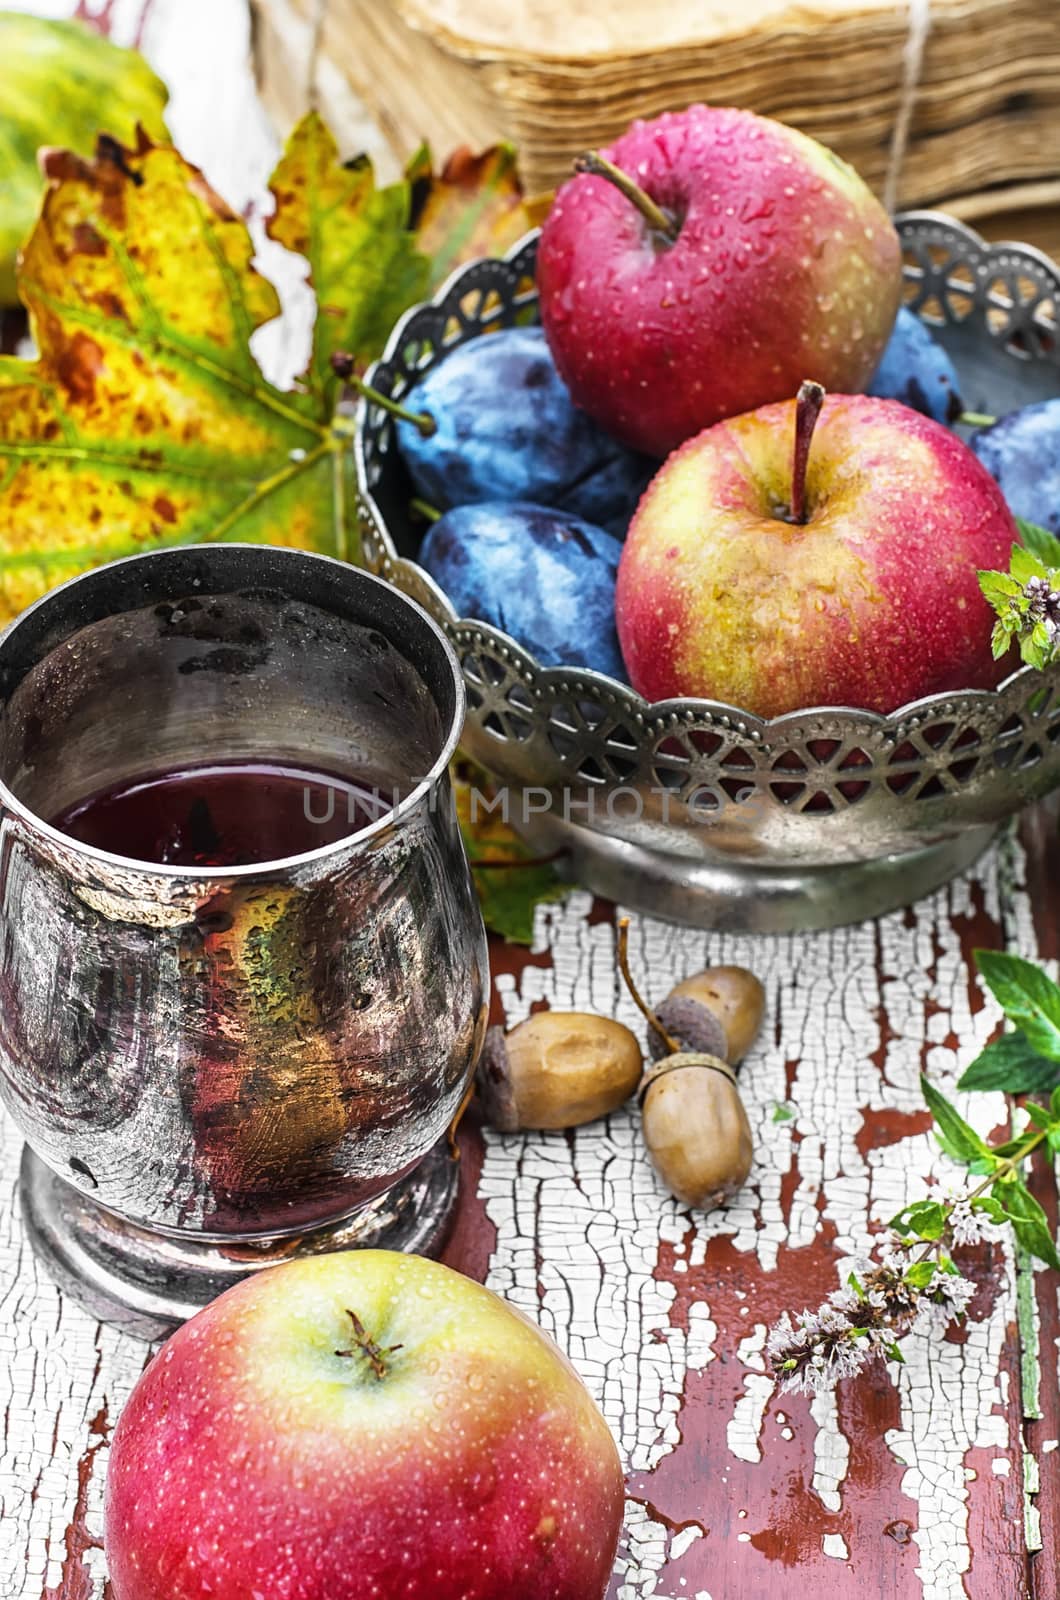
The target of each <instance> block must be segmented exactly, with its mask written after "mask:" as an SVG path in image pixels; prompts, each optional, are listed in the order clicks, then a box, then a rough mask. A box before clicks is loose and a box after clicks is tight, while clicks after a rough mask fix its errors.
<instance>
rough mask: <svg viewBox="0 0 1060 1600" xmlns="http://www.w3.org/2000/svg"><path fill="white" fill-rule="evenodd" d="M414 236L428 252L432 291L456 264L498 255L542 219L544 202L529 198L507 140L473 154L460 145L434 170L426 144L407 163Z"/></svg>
mask: <svg viewBox="0 0 1060 1600" xmlns="http://www.w3.org/2000/svg"><path fill="white" fill-rule="evenodd" d="M406 170H407V174H408V177H409V178H410V179H411V181H412V203H413V212H412V219H413V227H414V229H415V233H416V241H417V243H418V245H419V248H420V250H422V252H423V253H424V255H426V256H429V257H430V282H431V291H432V293H433V291H434V290H435V289H436V288H437V287H438V285H439V284H440V283H443V282H444V281H445V279H446V278H447V277H448V276H449V274H450V273H451V272H452V271H453V269H454V267H459V266H461V265H462V264H463V263H464V262H465V261H474V260H475V258H476V257H477V256H502V255H504V254H505V253H506V252H507V251H508V250H510V249H511V247H512V245H513V244H515V243H516V241H517V240H519V239H521V238H522V237H523V234H524V233H527V232H529V230H530V229H531V228H533V227H534V226H536V224H537V223H539V222H540V221H542V219H543V216H544V212H545V210H546V209H547V201H537V202H533V201H527V200H526V199H524V197H523V186H522V184H521V182H520V181H519V174H518V171H517V170H516V158H515V150H514V148H513V146H512V145H510V144H499V145H495V146H494V147H493V149H491V150H486V151H484V152H483V153H482V154H481V155H475V154H474V153H473V152H472V151H471V150H468V149H466V148H465V149H460V150H457V151H455V152H454V153H453V155H451V156H450V157H449V160H448V161H447V162H446V163H445V165H444V167H443V168H442V170H441V172H440V173H438V174H437V175H436V174H435V173H434V172H433V171H432V162H431V153H430V150H429V149H428V148H427V146H426V145H424V146H423V147H422V148H421V149H420V150H418V151H417V153H416V154H415V155H414V156H413V158H412V160H411V161H410V162H409V164H408V167H407V169H406Z"/></svg>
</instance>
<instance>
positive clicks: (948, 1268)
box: [939, 1256, 961, 1278]
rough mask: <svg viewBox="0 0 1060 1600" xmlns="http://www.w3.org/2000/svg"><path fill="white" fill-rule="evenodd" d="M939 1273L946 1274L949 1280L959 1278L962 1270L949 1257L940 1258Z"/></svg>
mask: <svg viewBox="0 0 1060 1600" xmlns="http://www.w3.org/2000/svg"><path fill="white" fill-rule="evenodd" d="M939 1271H940V1272H944V1273H945V1274H946V1276H947V1277H948V1278H959V1277H960V1275H961V1270H960V1268H959V1267H958V1266H956V1265H955V1263H954V1262H953V1261H951V1259H950V1257H949V1256H939Z"/></svg>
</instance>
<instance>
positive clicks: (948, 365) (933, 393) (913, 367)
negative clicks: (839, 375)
mask: <svg viewBox="0 0 1060 1600" xmlns="http://www.w3.org/2000/svg"><path fill="white" fill-rule="evenodd" d="M865 392H866V394H872V395H876V396H877V397H878V398H879V399H881V400H901V401H902V403H903V404H904V405H907V406H911V407H912V409H913V410H914V411H922V412H923V414H924V416H925V417H933V418H934V419H935V421H936V422H944V423H951V422H956V420H957V418H958V417H959V416H960V414H961V412H962V411H963V410H964V406H963V405H962V403H961V396H960V389H959V380H958V377H957V369H956V368H955V366H954V365H953V362H952V361H951V360H950V358H949V356H948V355H947V354H946V352H945V350H944V349H943V348H942V346H941V345H940V344H939V343H938V342H937V340H935V339H933V338H932V336H931V330H930V328H928V327H927V326H926V325H925V324H924V323H923V322H921V320H920V318H919V317H918V316H916V315H915V313H914V312H912V311H910V310H909V309H908V307H906V306H903V307H902V308H901V310H900V311H899V313H898V317H897V320H896V321H895V324H894V331H893V332H892V334H891V337H890V340H889V341H888V344H887V348H886V349H885V350H884V352H883V355H882V356H881V357H880V364H879V366H878V367H877V368H876V371H875V372H874V373H873V375H872V378H871V379H870V381H869V386H868V388H867V390H866V391H865Z"/></svg>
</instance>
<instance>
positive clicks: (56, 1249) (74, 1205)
mask: <svg viewBox="0 0 1060 1600" xmlns="http://www.w3.org/2000/svg"><path fill="white" fill-rule="evenodd" d="M459 1175H460V1169H459V1165H458V1163H457V1162H456V1161H454V1160H453V1158H452V1156H451V1155H450V1153H449V1148H448V1144H447V1141H446V1140H444V1139H443V1140H442V1141H441V1142H440V1143H438V1144H436V1145H435V1146H434V1147H433V1149H431V1150H429V1151H428V1152H427V1154H426V1156H424V1158H423V1160H422V1161H421V1162H420V1164H419V1166H418V1167H416V1168H415V1170H414V1171H413V1172H410V1173H409V1174H408V1176H407V1177H405V1178H402V1179H401V1180H400V1181H399V1182H398V1183H396V1184H394V1186H393V1188H391V1189H388V1190H387V1192H386V1193H385V1194H383V1195H380V1196H379V1197H378V1198H377V1199H375V1200H372V1201H370V1202H369V1203H368V1204H367V1205H366V1206H362V1207H360V1208H359V1209H358V1210H357V1211H355V1212H352V1213H349V1212H347V1213H346V1214H344V1215H343V1216H341V1217H338V1218H336V1219H335V1220H334V1221H333V1222H330V1223H325V1224H321V1225H319V1226H317V1227H315V1228H313V1229H312V1230H311V1231H309V1232H305V1233H299V1234H289V1235H285V1236H282V1237H278V1238H275V1237H274V1238H271V1239H245V1240H242V1241H240V1240H238V1239H237V1238H235V1237H233V1238H232V1240H231V1241H230V1242H229V1243H228V1244H224V1245H222V1244H219V1243H218V1242H217V1241H216V1240H212V1241H200V1240H196V1239H194V1238H191V1237H188V1236H180V1235H175V1234H166V1233H158V1232H155V1231H154V1230H152V1229H150V1228H144V1227H140V1226H138V1225H137V1224H136V1223H132V1222H128V1221H126V1220H125V1218H123V1217H119V1216H118V1215H117V1214H116V1213H115V1212H113V1211H108V1210H107V1209H106V1208H105V1207H103V1206H100V1205H97V1204H96V1202H95V1201H93V1200H90V1199H88V1198H87V1197H86V1196H85V1195H83V1194H81V1193H80V1192H79V1191H78V1190H77V1189H75V1188H74V1187H73V1186H72V1185H71V1184H69V1183H66V1182H64V1180H63V1179H62V1178H60V1177H58V1176H57V1175H56V1174H55V1173H54V1172H53V1171H52V1170H51V1168H50V1167H48V1166H46V1165H45V1163H44V1162H43V1161H41V1160H40V1158H39V1157H38V1156H35V1155H34V1154H33V1151H32V1150H31V1149H30V1148H29V1146H28V1145H26V1146H25V1147H24V1148H23V1151H22V1170H21V1176H20V1181H19V1189H20V1194H21V1201H22V1218H23V1222H24V1224H25V1227H26V1232H27V1233H28V1235H29V1239H30V1242H31V1244H32V1245H33V1248H34V1250H35V1251H36V1253H37V1256H38V1259H39V1260H40V1261H41V1263H42V1265H43V1266H44V1268H45V1270H46V1271H47V1272H48V1274H49V1276H50V1277H52V1278H53V1279H54V1280H55V1282H56V1283H57V1284H58V1285H59V1288H60V1289H61V1290H62V1291H63V1293H64V1294H68V1295H70V1297H71V1298H72V1299H74V1300H76V1301H77V1303H78V1304H79V1305H81V1306H83V1307H84V1308H85V1310H86V1311H88V1312H90V1313H91V1315H92V1316H94V1317H97V1318H98V1319H99V1320H100V1321H101V1322H107V1323H110V1324H111V1325H112V1326H114V1327H117V1328H120V1329H121V1330H122V1332H123V1333H130V1334H134V1335H135V1336H136V1337H137V1338H140V1339H164V1338H166V1337H167V1336H168V1335H169V1334H171V1333H172V1332H173V1330H174V1329H175V1328H178V1327H179V1326H180V1324H181V1323H182V1322H186V1321H187V1319H188V1318H189V1317H192V1316H194V1315H195V1313H196V1311H199V1310H201V1309H202V1307H203V1306H205V1305H208V1304H209V1302H210V1301H211V1300H214V1299H216V1297H217V1296H218V1295H219V1294H222V1293H223V1292H224V1290H225V1289H229V1288H231V1286H232V1285H233V1284H234V1283H238V1282H239V1281H240V1279H242V1278H246V1277H249V1276H250V1274H251V1273H253V1272H260V1271H261V1270H262V1268H264V1267H271V1266H277V1265H278V1264H279V1263H281V1262H283V1261H291V1260H295V1259H298V1258H300V1257H303V1256H307V1255H322V1254H324V1253H325V1252H328V1251H331V1250H349V1249H374V1250H404V1251H407V1252H409V1253H410V1254H414V1255H436V1254H438V1252H439V1251H440V1250H441V1249H442V1247H443V1246H444V1244H445V1241H446V1239H447V1237H448V1234H449V1229H450V1226H451V1223H452V1214H453V1209H454V1206H455V1204H456V1198H457V1192H458V1189H459Z"/></svg>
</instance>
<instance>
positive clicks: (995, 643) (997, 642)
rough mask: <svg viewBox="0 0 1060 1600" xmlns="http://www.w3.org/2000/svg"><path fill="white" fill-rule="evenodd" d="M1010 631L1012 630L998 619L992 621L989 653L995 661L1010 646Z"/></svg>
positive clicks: (998, 659)
mask: <svg viewBox="0 0 1060 1600" xmlns="http://www.w3.org/2000/svg"><path fill="white" fill-rule="evenodd" d="M1012 633H1013V630H1012V629H1011V628H1009V627H1006V626H1005V624H1004V622H1002V621H1001V620H1000V619H998V621H997V622H995V623H994V627H993V631H992V632H991V634H990V654H991V655H992V656H993V658H994V660H995V661H1000V660H1001V657H1002V656H1003V655H1004V654H1005V651H1006V650H1008V649H1010V648H1011V645H1012Z"/></svg>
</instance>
